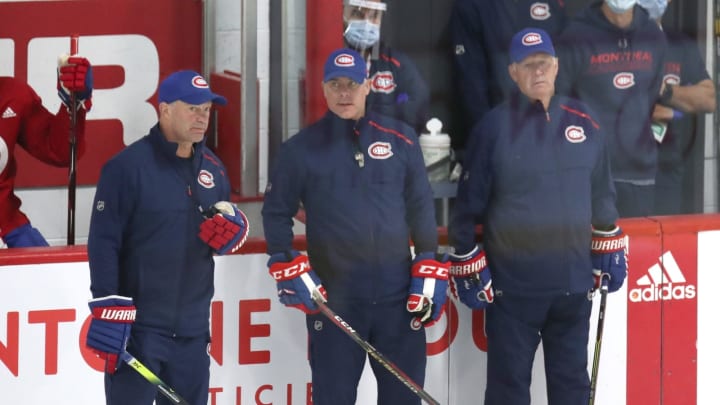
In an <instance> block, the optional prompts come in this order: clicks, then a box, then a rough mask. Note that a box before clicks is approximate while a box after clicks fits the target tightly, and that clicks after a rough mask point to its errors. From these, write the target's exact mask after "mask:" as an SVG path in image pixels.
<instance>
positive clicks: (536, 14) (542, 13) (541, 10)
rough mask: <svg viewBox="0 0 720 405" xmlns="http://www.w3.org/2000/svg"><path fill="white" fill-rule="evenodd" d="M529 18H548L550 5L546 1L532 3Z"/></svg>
mask: <svg viewBox="0 0 720 405" xmlns="http://www.w3.org/2000/svg"><path fill="white" fill-rule="evenodd" d="M530 18H532V19H533V20H540V21H542V20H547V19H548V18H550V6H549V5H548V4H547V3H540V2H538V3H533V4H532V5H531V6H530Z"/></svg>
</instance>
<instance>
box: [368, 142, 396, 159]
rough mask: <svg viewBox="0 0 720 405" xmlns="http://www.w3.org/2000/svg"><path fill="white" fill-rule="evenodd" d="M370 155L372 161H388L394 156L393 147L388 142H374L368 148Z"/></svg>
mask: <svg viewBox="0 0 720 405" xmlns="http://www.w3.org/2000/svg"><path fill="white" fill-rule="evenodd" d="M368 155H369V156H370V157H371V158H372V159H381V160H382V159H388V158H390V156H392V155H393V152H392V145H390V144H389V143H388V142H373V143H372V144H371V145H370V146H368Z"/></svg>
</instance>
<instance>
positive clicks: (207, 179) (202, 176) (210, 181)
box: [197, 169, 215, 188]
mask: <svg viewBox="0 0 720 405" xmlns="http://www.w3.org/2000/svg"><path fill="white" fill-rule="evenodd" d="M197 181H198V184H200V185H201V186H203V187H205V188H213V187H215V177H213V174H212V173H210V172H209V171H207V170H205V169H203V170H200V173H198V177H197Z"/></svg>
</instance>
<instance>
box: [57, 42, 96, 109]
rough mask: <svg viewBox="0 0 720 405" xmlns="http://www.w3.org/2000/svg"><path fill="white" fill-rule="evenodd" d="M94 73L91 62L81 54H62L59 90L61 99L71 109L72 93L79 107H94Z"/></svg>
mask: <svg viewBox="0 0 720 405" xmlns="http://www.w3.org/2000/svg"><path fill="white" fill-rule="evenodd" d="M92 90H93V75H92V66H91V65H90V62H89V61H88V60H87V59H85V58H83V57H82V56H79V55H72V56H69V55H60V57H59V58H58V67H57V91H58V96H60V100H62V102H63V104H65V106H66V107H67V108H68V109H70V104H71V100H72V96H71V94H72V93H75V104H76V105H77V107H78V108H84V109H85V110H86V111H90V108H91V107H92Z"/></svg>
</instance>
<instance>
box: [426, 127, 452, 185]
mask: <svg viewBox="0 0 720 405" xmlns="http://www.w3.org/2000/svg"><path fill="white" fill-rule="evenodd" d="M425 128H427V130H428V133H423V134H421V135H420V137H419V138H420V149H422V154H423V159H424V160H425V168H426V169H427V173H428V179H429V180H430V181H431V182H441V181H448V178H449V176H450V135H448V134H445V133H441V132H440V131H442V122H441V121H440V120H439V119H437V118H431V119H430V120H428V122H427V124H425Z"/></svg>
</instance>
